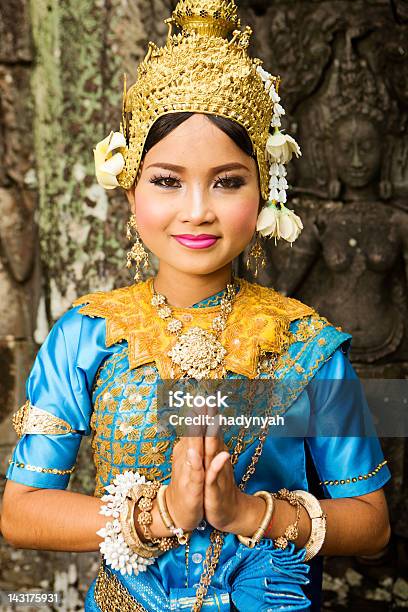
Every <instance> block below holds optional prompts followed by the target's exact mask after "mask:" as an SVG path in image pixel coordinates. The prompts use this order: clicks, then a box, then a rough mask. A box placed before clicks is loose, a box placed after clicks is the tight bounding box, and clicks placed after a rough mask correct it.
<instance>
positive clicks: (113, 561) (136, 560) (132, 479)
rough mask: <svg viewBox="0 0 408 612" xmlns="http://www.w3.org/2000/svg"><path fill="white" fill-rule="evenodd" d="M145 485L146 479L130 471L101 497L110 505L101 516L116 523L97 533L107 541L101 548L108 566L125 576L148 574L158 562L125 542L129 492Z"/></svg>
mask: <svg viewBox="0 0 408 612" xmlns="http://www.w3.org/2000/svg"><path fill="white" fill-rule="evenodd" d="M145 483H146V479H145V477H144V476H141V475H140V474H139V472H132V471H131V470H126V471H125V472H123V473H122V474H118V475H117V476H116V477H115V478H114V479H113V481H112V483H111V484H109V485H107V486H106V487H105V489H106V490H107V491H108V494H107V495H103V497H101V500H102V501H106V502H107V504H106V505H104V506H102V507H101V509H100V511H99V514H103V515H105V516H111V517H112V518H113V520H112V521H109V522H108V523H106V526H105V527H102V529H99V530H98V531H97V532H96V533H97V534H98V535H99V536H100V537H101V538H103V539H104V540H103V542H101V543H100V544H99V548H100V551H101V553H102V556H103V558H104V559H105V561H106V563H107V564H108V565H110V566H111V567H112V568H113V569H115V570H119V571H120V573H121V574H129V575H131V574H134V575H135V576H137V574H138V573H139V572H145V571H146V569H147V566H148V565H152V564H153V563H154V562H155V559H154V558H153V559H146V558H145V557H142V556H140V555H138V554H137V553H135V552H133V551H132V549H131V548H130V547H129V546H128V544H127V543H126V542H125V538H124V537H123V533H122V528H121V524H120V520H119V517H120V514H121V511H122V509H123V507H124V504H125V503H126V499H127V496H128V493H129V491H130V490H131V489H132V488H133V487H134V486H135V485H138V484H145Z"/></svg>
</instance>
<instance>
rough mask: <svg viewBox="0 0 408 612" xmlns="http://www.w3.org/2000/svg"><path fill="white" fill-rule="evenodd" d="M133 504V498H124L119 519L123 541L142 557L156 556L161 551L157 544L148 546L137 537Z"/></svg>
mask: <svg viewBox="0 0 408 612" xmlns="http://www.w3.org/2000/svg"><path fill="white" fill-rule="evenodd" d="M135 506H136V501H135V500H132V499H126V501H125V503H124V504H123V508H122V510H121V513H120V519H119V520H120V525H121V528H122V534H123V537H124V539H125V542H126V544H127V545H128V546H129V548H130V549H131V550H132V551H133V552H135V553H137V554H138V555H140V556H141V557H144V558H145V559H151V558H152V557H158V556H159V555H160V553H161V551H160V549H159V548H158V547H157V546H149V545H147V544H145V543H144V542H142V541H141V539H140V538H139V535H138V533H137V531H136V527H135V524H134V519H133V516H134V509H135Z"/></svg>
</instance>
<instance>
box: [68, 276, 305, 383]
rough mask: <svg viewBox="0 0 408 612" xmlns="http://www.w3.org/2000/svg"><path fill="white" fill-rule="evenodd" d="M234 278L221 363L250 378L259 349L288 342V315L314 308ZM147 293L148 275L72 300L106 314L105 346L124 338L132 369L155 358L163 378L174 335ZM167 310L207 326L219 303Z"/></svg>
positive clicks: (277, 349) (88, 311) (187, 322)
mask: <svg viewBox="0 0 408 612" xmlns="http://www.w3.org/2000/svg"><path fill="white" fill-rule="evenodd" d="M237 280H238V281H239V283H240V290H239V291H238V293H237V294H236V296H235V299H234V303H233V309H232V312H231V313H230V315H229V317H228V320H227V325H226V328H225V329H224V331H223V332H222V334H221V337H220V341H221V343H222V345H223V346H224V347H225V349H226V350H227V355H226V356H225V368H226V369H227V370H230V371H232V372H235V373H237V374H242V375H244V376H246V377H248V378H251V379H252V378H255V377H256V375H257V368H258V360H259V357H260V354H261V352H262V353H265V352H273V353H279V354H281V353H282V352H283V351H284V350H285V349H286V348H287V346H288V343H290V336H291V334H290V332H289V325H290V323H291V321H294V320H295V319H299V318H302V317H306V316H310V315H312V314H316V313H315V311H314V310H313V308H310V307H309V306H306V305H305V304H302V302H299V301H298V300H295V299H293V298H287V297H284V296H283V295H281V294H280V293H278V292H277V291H274V290H273V289H270V288H269V287H263V286H261V285H258V284H256V283H250V282H248V281H246V280H245V279H243V278H238V279H237ZM152 296H153V278H149V279H148V280H147V281H144V282H141V283H137V284H134V285H131V286H129V287H123V288H120V289H114V290H113V291H108V292H102V291H98V292H96V293H90V294H88V295H84V296H82V297H80V298H78V299H77V300H75V302H73V306H79V305H82V304H85V305H84V306H83V307H82V308H81V309H80V310H79V312H80V313H81V314H84V315H88V316H91V317H102V318H104V319H105V320H106V340H105V343H106V346H107V347H109V346H112V345H113V344H116V343H117V342H120V341H121V340H126V341H127V342H128V347H129V349H128V350H129V352H128V358H129V366H130V368H131V369H133V368H137V367H138V366H140V365H143V364H146V363H151V362H155V364H156V366H157V369H158V372H159V375H160V377H161V378H162V379H163V380H165V379H170V370H171V359H170V357H168V355H167V353H168V351H169V350H170V349H171V347H172V345H173V344H174V341H175V339H174V336H173V335H172V334H170V333H169V332H168V331H166V322H165V321H164V320H163V319H161V318H160V317H158V315H157V311H156V309H155V308H154V306H152V304H151V303H150V301H151V298H152ZM172 310H173V314H174V316H175V317H176V318H177V319H180V320H181V321H182V322H183V325H184V330H185V331H187V329H189V328H190V327H193V326H199V327H202V328H203V329H207V330H211V329H212V327H211V324H212V320H213V318H214V317H215V316H216V315H217V314H218V313H219V311H220V310H221V306H220V305H217V306H204V307H190V308H178V307H174V306H172Z"/></svg>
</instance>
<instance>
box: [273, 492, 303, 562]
mask: <svg viewBox="0 0 408 612" xmlns="http://www.w3.org/2000/svg"><path fill="white" fill-rule="evenodd" d="M272 495H273V497H275V498H276V499H283V500H285V501H287V502H289V503H290V504H291V506H296V520H295V522H294V523H291V524H290V525H288V526H287V527H286V529H285V533H284V534H283V535H282V536H279V537H278V538H276V539H275V540H274V541H273V543H274V544H275V546H276V548H281V549H282V550H285V548H286V547H287V545H288V543H289V541H292V542H294V541H295V540H296V539H297V538H298V537H299V528H298V526H299V521H300V508H301V505H300V502H299V500H298V498H297V496H296V495H295V494H294V493H293V491H288V489H280V490H279V491H278V492H277V493H273V494H272Z"/></svg>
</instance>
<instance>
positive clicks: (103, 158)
mask: <svg viewBox="0 0 408 612" xmlns="http://www.w3.org/2000/svg"><path fill="white" fill-rule="evenodd" d="M124 147H126V140H125V137H124V136H123V134H122V133H121V132H111V133H110V134H109V136H107V137H106V138H105V139H104V140H101V142H99V143H98V144H97V145H96V148H95V149H94V159H95V174H96V180H97V181H98V183H99V185H101V186H102V187H103V188H104V189H115V187H119V183H118V179H117V178H116V177H117V176H118V174H120V173H121V172H122V170H123V168H124V166H125V159H124V157H123V155H122V153H120V152H117V153H114V151H115V150H116V149H122V148H124Z"/></svg>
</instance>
